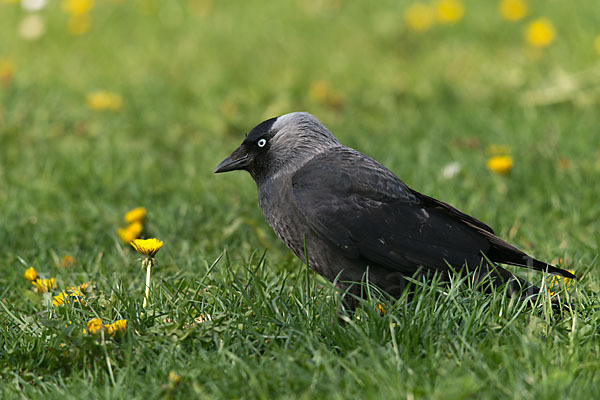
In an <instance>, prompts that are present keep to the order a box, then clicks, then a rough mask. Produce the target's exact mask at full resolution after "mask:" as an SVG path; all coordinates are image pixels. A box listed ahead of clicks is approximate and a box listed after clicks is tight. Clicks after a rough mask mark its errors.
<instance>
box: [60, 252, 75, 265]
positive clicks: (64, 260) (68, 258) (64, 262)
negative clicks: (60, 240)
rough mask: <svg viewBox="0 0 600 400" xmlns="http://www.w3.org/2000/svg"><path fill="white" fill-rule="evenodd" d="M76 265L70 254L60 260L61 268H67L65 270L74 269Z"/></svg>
mask: <svg viewBox="0 0 600 400" xmlns="http://www.w3.org/2000/svg"><path fill="white" fill-rule="evenodd" d="M74 264H75V259H74V258H73V257H72V256H71V255H69V254H67V255H65V256H63V257H62V258H61V259H60V261H59V262H58V266H59V267H65V268H69V267H72V266H73V265H74Z"/></svg>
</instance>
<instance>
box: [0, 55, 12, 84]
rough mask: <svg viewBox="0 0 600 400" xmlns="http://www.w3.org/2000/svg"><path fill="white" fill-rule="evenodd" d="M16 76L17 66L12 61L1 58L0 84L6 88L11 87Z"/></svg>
mask: <svg viewBox="0 0 600 400" xmlns="http://www.w3.org/2000/svg"><path fill="white" fill-rule="evenodd" d="M14 74H15V65H14V64H13V62H12V61H10V60H8V59H5V58H0V84H2V85H4V86H8V85H10V83H11V82H12V80H13V75H14Z"/></svg>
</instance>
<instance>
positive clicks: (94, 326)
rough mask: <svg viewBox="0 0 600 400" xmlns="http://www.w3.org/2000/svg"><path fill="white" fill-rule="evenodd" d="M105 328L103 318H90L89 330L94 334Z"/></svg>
mask: <svg viewBox="0 0 600 400" xmlns="http://www.w3.org/2000/svg"><path fill="white" fill-rule="evenodd" d="M103 329H104V325H102V320H101V319H100V318H94V319H90V320H89V321H88V324H87V330H88V332H89V333H91V334H92V335H95V334H96V333H98V332H99V331H101V330H103Z"/></svg>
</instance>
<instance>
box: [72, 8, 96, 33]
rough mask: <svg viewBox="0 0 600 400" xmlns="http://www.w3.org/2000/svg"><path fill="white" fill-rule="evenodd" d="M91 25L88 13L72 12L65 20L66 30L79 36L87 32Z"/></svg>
mask: <svg viewBox="0 0 600 400" xmlns="http://www.w3.org/2000/svg"><path fill="white" fill-rule="evenodd" d="M91 27H92V17H90V14H87V13H85V14H72V15H70V16H69V20H68V21H67V31H69V33H70V34H71V35H75V36H80V35H83V34H85V33H87V32H88V31H89V30H90V28H91Z"/></svg>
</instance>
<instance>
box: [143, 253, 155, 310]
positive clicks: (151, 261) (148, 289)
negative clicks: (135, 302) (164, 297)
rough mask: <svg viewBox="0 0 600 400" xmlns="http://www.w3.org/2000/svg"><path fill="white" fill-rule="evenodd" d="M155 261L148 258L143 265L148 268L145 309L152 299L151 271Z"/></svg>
mask: <svg viewBox="0 0 600 400" xmlns="http://www.w3.org/2000/svg"><path fill="white" fill-rule="evenodd" d="M153 261H154V259H153V258H146V259H145V260H144V262H143V264H142V265H145V267H146V295H145V296H144V304H143V307H144V308H146V306H147V305H148V302H149V298H150V271H151V269H152V264H153Z"/></svg>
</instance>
